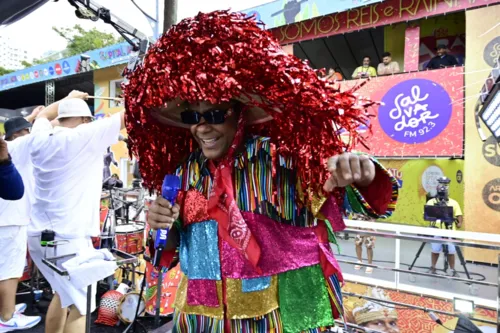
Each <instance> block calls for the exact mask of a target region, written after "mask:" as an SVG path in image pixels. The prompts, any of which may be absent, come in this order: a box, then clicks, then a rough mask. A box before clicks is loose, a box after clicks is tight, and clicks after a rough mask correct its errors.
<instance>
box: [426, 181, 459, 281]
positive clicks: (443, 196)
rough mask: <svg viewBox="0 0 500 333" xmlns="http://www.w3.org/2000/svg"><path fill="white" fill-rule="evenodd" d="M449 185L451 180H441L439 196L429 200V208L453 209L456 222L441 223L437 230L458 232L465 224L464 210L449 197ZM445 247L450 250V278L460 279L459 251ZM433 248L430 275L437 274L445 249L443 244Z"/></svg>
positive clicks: (453, 247) (452, 245) (453, 246)
mask: <svg viewBox="0 0 500 333" xmlns="http://www.w3.org/2000/svg"><path fill="white" fill-rule="evenodd" d="M449 184H450V179H448V178H446V177H441V178H439V179H438V186H437V195H436V197H435V198H433V199H431V200H429V201H428V202H427V205H429V206H439V205H443V206H448V207H453V217H454V219H455V221H454V222H452V223H445V222H440V223H438V224H436V228H440V229H448V230H457V228H461V227H462V222H463V217H462V209H460V205H459V204H458V202H456V201H455V200H453V199H452V198H450V197H449ZM436 238H441V237H439V236H436ZM445 246H447V250H448V264H449V265H450V269H451V272H450V276H453V277H459V274H458V273H457V271H456V270H455V254H456V253H457V249H456V247H455V245H454V244H451V243H448V244H445ZM431 247H432V254H431V268H430V270H429V273H431V274H437V271H436V264H437V261H438V259H439V254H440V253H441V251H443V248H444V247H443V244H442V243H432V244H431Z"/></svg>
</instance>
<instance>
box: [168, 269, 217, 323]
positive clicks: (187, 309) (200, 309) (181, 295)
mask: <svg viewBox="0 0 500 333" xmlns="http://www.w3.org/2000/svg"><path fill="white" fill-rule="evenodd" d="M187 285H188V279H187V277H186V276H185V275H182V277H181V282H180V283H179V288H178V289H177V295H176V297H175V302H174V308H175V309H176V310H178V311H180V312H183V313H187V314H196V315H202V316H207V317H212V318H216V319H224V307H223V306H222V304H223V302H222V281H217V295H218V297H219V304H221V306H219V307H217V308H211V307H208V306H202V305H196V306H191V305H188V304H187Z"/></svg>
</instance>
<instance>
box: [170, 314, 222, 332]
mask: <svg viewBox="0 0 500 333" xmlns="http://www.w3.org/2000/svg"><path fill="white" fill-rule="evenodd" d="M173 320H174V329H173V330H172V333H223V332H224V321H223V320H219V319H215V318H210V317H206V316H200V315H192V314H186V313H181V312H178V311H176V312H175V313H174V319H173Z"/></svg>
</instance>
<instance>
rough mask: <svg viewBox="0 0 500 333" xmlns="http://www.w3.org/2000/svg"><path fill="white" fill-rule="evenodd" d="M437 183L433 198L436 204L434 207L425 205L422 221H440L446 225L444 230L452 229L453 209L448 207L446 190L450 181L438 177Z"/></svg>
mask: <svg viewBox="0 0 500 333" xmlns="http://www.w3.org/2000/svg"><path fill="white" fill-rule="evenodd" d="M437 182H438V185H437V187H436V192H437V195H436V197H435V199H436V203H435V204H434V205H425V207H424V220H426V221H429V222H437V221H440V222H442V223H444V224H445V225H446V229H452V228H453V223H454V222H455V217H454V215H453V207H451V206H449V205H448V201H449V194H448V188H449V185H450V179H448V178H446V177H439V178H438V180H437Z"/></svg>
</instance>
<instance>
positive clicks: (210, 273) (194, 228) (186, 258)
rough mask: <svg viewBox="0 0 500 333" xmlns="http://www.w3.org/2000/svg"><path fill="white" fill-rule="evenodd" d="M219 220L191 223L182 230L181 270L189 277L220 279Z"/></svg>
mask: <svg viewBox="0 0 500 333" xmlns="http://www.w3.org/2000/svg"><path fill="white" fill-rule="evenodd" d="M218 244H219V237H218V235H217V222H215V221H213V220H211V221H207V222H201V223H194V224H190V225H188V226H187V227H186V228H185V231H182V232H181V245H180V249H179V256H180V261H181V270H182V272H183V273H184V274H186V275H187V276H188V278H189V279H207V280H220V279H221V269H220V257H219V246H218Z"/></svg>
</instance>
